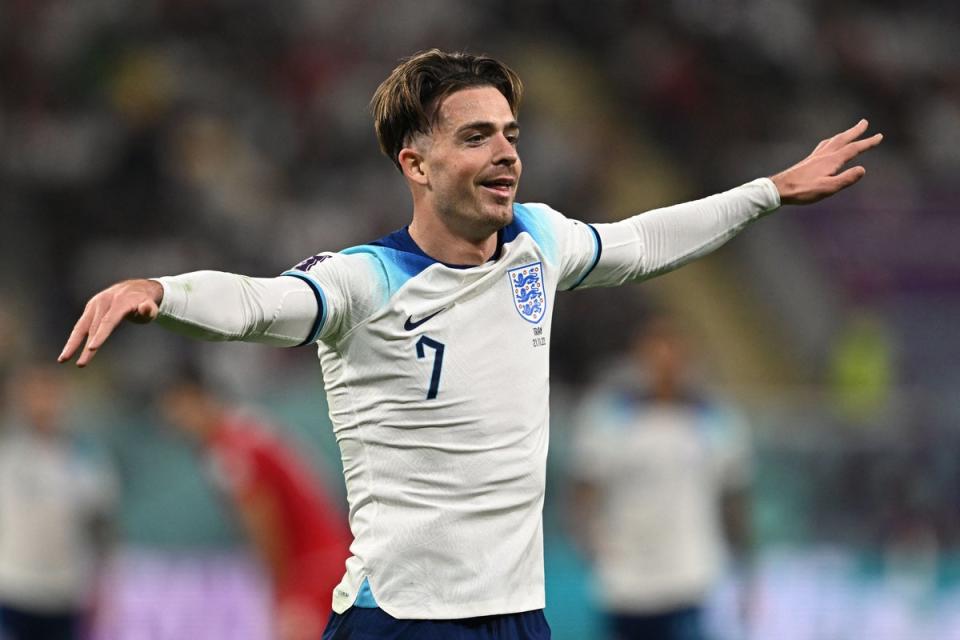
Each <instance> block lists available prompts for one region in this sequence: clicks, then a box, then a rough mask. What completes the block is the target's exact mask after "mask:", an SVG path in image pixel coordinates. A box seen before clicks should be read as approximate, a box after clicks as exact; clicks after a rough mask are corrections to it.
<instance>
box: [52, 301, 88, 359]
mask: <svg viewBox="0 0 960 640" xmlns="http://www.w3.org/2000/svg"><path fill="white" fill-rule="evenodd" d="M92 315H93V310H92V309H91V308H90V307H88V308H86V309H84V311H83V314H81V315H80V319H79V320H77V323H76V324H75V325H73V331H71V332H70V337H68V338H67V342H66V344H64V345H63V351H61V352H60V355H59V356H58V357H57V362H67V361H68V360H70V358H72V357H73V354H74V353H75V352H76V350H77V347H79V346H80V345H81V344H83V339H84V338H86V337H87V331H88V330H89V328H90V319H91V317H92Z"/></svg>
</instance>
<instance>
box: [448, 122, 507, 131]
mask: <svg viewBox="0 0 960 640" xmlns="http://www.w3.org/2000/svg"><path fill="white" fill-rule="evenodd" d="M496 128H497V125H496V124H494V123H493V122H490V121H488V120H477V121H475V122H468V123H466V124H463V125H460V126H459V127H457V130H456V131H455V133H463V132H464V131H468V130H470V129H477V130H479V131H490V130H493V129H496ZM503 128H504V130H508V129H509V130H514V131H517V130H519V129H520V124H519V123H518V122H517V121H516V120H511V121H510V122H508V123H507V124H506V125H504V127H503Z"/></svg>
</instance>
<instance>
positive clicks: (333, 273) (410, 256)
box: [287, 204, 600, 618]
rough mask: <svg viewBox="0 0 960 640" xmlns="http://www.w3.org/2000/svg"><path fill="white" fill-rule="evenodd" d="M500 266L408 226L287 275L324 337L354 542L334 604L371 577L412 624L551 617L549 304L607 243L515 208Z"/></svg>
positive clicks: (537, 208) (527, 208)
mask: <svg viewBox="0 0 960 640" xmlns="http://www.w3.org/2000/svg"><path fill="white" fill-rule="evenodd" d="M500 240H501V242H500V243H499V245H498V246H499V256H498V257H497V259H495V260H492V261H489V262H487V263H485V264H482V265H480V266H472V267H466V268H464V267H458V266H453V265H446V264H442V263H440V262H437V261H436V260H434V259H432V258H430V257H428V256H427V255H426V254H424V253H423V252H422V251H421V250H420V249H419V248H418V247H417V246H416V244H415V243H414V242H413V240H412V239H411V238H410V235H409V234H408V232H407V231H406V229H403V230H401V231H398V232H396V233H394V234H392V235H390V236H388V237H386V238H384V239H383V240H379V241H377V242H374V243H372V244H369V245H362V246H359V247H353V248H351V249H347V250H345V251H343V252H341V253H338V254H331V253H325V254H321V255H318V256H315V257H313V258H310V259H308V260H306V261H304V262H303V263H302V264H301V265H299V266H298V267H297V268H296V269H294V270H292V271H289V272H287V275H294V276H299V277H301V278H305V279H307V280H308V281H309V282H310V283H311V284H312V285H313V286H315V287H316V290H317V292H318V295H320V296H322V301H323V309H324V312H323V313H322V314H321V315H322V318H321V320H320V322H319V323H318V326H317V327H316V334H315V337H316V339H318V344H319V356H320V361H321V363H322V366H323V378H324V386H325V388H326V392H327V398H328V403H329V406H330V417H331V419H332V421H333V428H334V432H335V434H336V437H337V440H338V442H339V444H340V450H341V455H342V460H343V469H344V476H345V478H346V482H347V497H348V501H349V504H350V524H351V527H352V530H353V535H354V543H353V545H352V547H351V553H352V557H351V558H350V560H349V561H348V562H347V573H346V576H345V577H344V579H343V582H342V583H341V584H340V586H339V587H338V588H337V589H336V592H335V596H334V609H335V610H336V611H338V612H343V611H344V610H345V609H346V608H348V607H349V606H351V605H352V604H353V603H354V600H355V599H356V596H357V594H358V592H359V590H360V587H361V584H362V583H363V581H364V579H366V580H367V582H368V584H369V588H370V591H371V592H372V595H373V597H374V599H375V601H376V603H377V605H379V606H380V607H381V608H383V609H384V610H385V611H387V612H388V613H390V614H391V615H393V616H395V617H399V618H464V617H473V616H481V615H490V614H494V613H508V612H518V611H528V610H531V609H539V608H542V607H543V606H544V591H543V546H542V535H541V515H540V514H541V510H542V507H543V495H544V482H545V470H546V464H545V463H546V455H547V439H548V437H547V436H548V432H547V425H548V422H549V420H548V418H549V416H548V409H547V404H548V403H547V395H548V390H549V385H548V379H549V353H550V347H549V338H550V322H551V313H550V310H551V307H552V305H553V302H554V295H555V292H556V290H557V289H558V288H560V289H569V288H571V287H573V286H575V285H576V284H578V282H579V281H581V280H583V278H584V277H585V276H586V275H588V273H589V272H590V270H591V269H592V268H593V267H594V266H595V265H596V263H597V258H598V254H599V246H600V245H599V240H598V236H597V232H596V231H595V230H593V228H591V227H590V226H588V225H585V224H583V223H580V222H574V221H572V220H568V219H566V218H564V217H563V216H561V215H560V214H558V213H556V212H555V211H553V210H551V209H549V208H548V207H546V206H544V205H539V204H530V205H516V206H515V207H514V220H513V223H512V224H511V225H509V226H508V227H506V228H505V229H503V230H502V231H501V233H500Z"/></svg>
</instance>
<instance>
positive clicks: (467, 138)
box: [417, 87, 521, 240]
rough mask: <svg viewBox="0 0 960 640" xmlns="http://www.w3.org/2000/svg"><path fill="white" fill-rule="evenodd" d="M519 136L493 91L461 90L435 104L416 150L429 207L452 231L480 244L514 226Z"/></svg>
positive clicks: (502, 100) (503, 101)
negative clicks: (426, 131) (435, 113)
mask: <svg viewBox="0 0 960 640" xmlns="http://www.w3.org/2000/svg"><path fill="white" fill-rule="evenodd" d="M519 134H520V128H519V126H518V125H517V122H516V120H515V119H514V117H513V113H512V112H511V111H510V105H509V104H508V103H507V99H506V98H505V97H504V96H503V94H502V93H500V92H499V91H498V90H497V89H495V88H493V87H473V88H470V89H463V90H461V91H457V92H455V93H452V94H450V95H449V96H447V97H446V98H445V99H444V100H443V102H442V103H441V104H440V111H439V114H438V118H437V122H436V124H435V126H434V127H433V129H432V130H431V132H430V133H429V135H425V136H422V137H421V139H420V140H419V141H418V143H417V146H418V147H419V148H420V151H421V153H422V155H423V159H424V162H423V167H424V170H425V172H426V179H427V188H428V190H429V192H430V194H431V197H432V201H433V207H434V209H435V211H436V212H437V214H438V215H439V216H440V218H441V219H442V220H443V222H444V223H445V224H447V226H448V227H450V229H451V230H453V231H454V232H456V233H459V234H460V235H463V236H464V237H466V238H469V239H471V240H483V239H485V238H487V237H489V236H490V235H491V234H492V233H495V232H496V231H497V230H498V229H500V228H502V227H504V226H506V225H508V224H510V222H512V221H513V200H514V198H515V196H516V193H517V184H518V182H519V180H520V169H521V164H520V157H519V156H518V155H517V137H518V136H519Z"/></svg>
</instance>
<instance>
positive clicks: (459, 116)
mask: <svg viewBox="0 0 960 640" xmlns="http://www.w3.org/2000/svg"><path fill="white" fill-rule="evenodd" d="M437 115H438V124H439V125H440V128H441V129H456V128H457V127H459V126H461V125H463V124H466V123H469V122H492V123H495V124H506V123H510V122H513V120H514V116H513V112H512V111H511V110H510V104H509V103H508V102H507V99H506V98H505V97H504V95H503V94H502V93H500V91H499V90H497V89H496V88H494V87H470V88H469V89H461V90H460V91H455V92H454V93H451V94H450V95H449V96H447V97H446V98H444V100H443V102H442V103H440V112H439V113H438V114H437Z"/></svg>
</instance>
